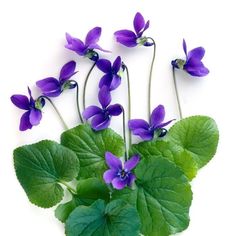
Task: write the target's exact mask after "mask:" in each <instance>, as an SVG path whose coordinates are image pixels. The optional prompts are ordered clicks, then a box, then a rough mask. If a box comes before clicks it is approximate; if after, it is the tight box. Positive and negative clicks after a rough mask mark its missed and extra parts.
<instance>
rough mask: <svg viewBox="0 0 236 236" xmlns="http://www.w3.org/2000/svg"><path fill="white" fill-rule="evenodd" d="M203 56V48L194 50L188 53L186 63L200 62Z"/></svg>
mask: <svg viewBox="0 0 236 236" xmlns="http://www.w3.org/2000/svg"><path fill="white" fill-rule="evenodd" d="M204 55H205V49H204V48H203V47H198V48H194V49H193V50H191V51H189V52H188V56H187V61H190V60H196V61H197V60H199V61H200V60H202V58H203V57H204Z"/></svg>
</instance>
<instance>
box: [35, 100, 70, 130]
mask: <svg viewBox="0 0 236 236" xmlns="http://www.w3.org/2000/svg"><path fill="white" fill-rule="evenodd" d="M40 98H44V99H46V100H48V101H49V102H50V104H51V105H52V107H53V109H54V110H55V112H56V113H57V115H58V117H59V119H60V120H61V123H62V124H63V126H64V128H65V129H66V130H67V129H69V128H68V126H67V124H66V122H65V121H64V119H63V118H62V115H61V113H60V112H59V110H58V109H57V107H56V105H55V104H54V103H53V101H52V100H51V99H50V98H49V97H47V96H40V97H39V99H40Z"/></svg>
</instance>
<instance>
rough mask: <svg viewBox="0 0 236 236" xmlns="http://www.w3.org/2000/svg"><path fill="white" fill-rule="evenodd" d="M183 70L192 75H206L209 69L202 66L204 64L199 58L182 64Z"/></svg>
mask: <svg viewBox="0 0 236 236" xmlns="http://www.w3.org/2000/svg"><path fill="white" fill-rule="evenodd" d="M184 70H186V71H187V72H188V73H189V74H190V75H192V76H198V77H202V76H206V75H207V74H208V73H209V70H208V69H207V68H206V67H205V66H204V64H203V63H202V62H201V61H199V60H193V59H192V60H191V61H190V62H187V63H186V64H185V65H184Z"/></svg>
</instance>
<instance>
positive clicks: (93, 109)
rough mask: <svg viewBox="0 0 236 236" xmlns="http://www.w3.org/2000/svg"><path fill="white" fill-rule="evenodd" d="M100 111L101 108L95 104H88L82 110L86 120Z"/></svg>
mask: <svg viewBox="0 0 236 236" xmlns="http://www.w3.org/2000/svg"><path fill="white" fill-rule="evenodd" d="M99 113H102V109H101V108H100V107H97V106H89V107H87V108H86V109H85V110H84V111H83V117H84V119H86V120H88V119H89V118H90V117H92V116H94V115H97V114H99Z"/></svg>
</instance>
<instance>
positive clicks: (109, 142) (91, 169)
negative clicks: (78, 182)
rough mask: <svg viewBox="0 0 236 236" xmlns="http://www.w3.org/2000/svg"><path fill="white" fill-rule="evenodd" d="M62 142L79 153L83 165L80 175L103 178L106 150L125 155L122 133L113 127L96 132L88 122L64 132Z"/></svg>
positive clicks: (105, 167)
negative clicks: (118, 132) (116, 131)
mask: <svg viewBox="0 0 236 236" xmlns="http://www.w3.org/2000/svg"><path fill="white" fill-rule="evenodd" d="M61 143H62V145H64V146H66V147H68V148H70V149H71V150H73V151H74V152H75V153H76V154H77V157H78V158H79V160H80V166H81V171H80V177H83V178H89V177H98V178H102V175H103V173H104V171H105V170H106V169H107V166H106V163H105V152H107V151H109V152H112V153H113V154H114V155H116V156H122V155H124V141H123V139H122V138H121V136H120V135H118V134H117V133H115V132H114V131H113V130H112V129H105V130H102V131H98V132H95V131H93V130H92V129H91V128H90V126H89V125H88V124H85V125H79V126H77V127H75V128H73V129H70V130H68V131H66V132H64V133H63V134H62V136H61Z"/></svg>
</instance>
